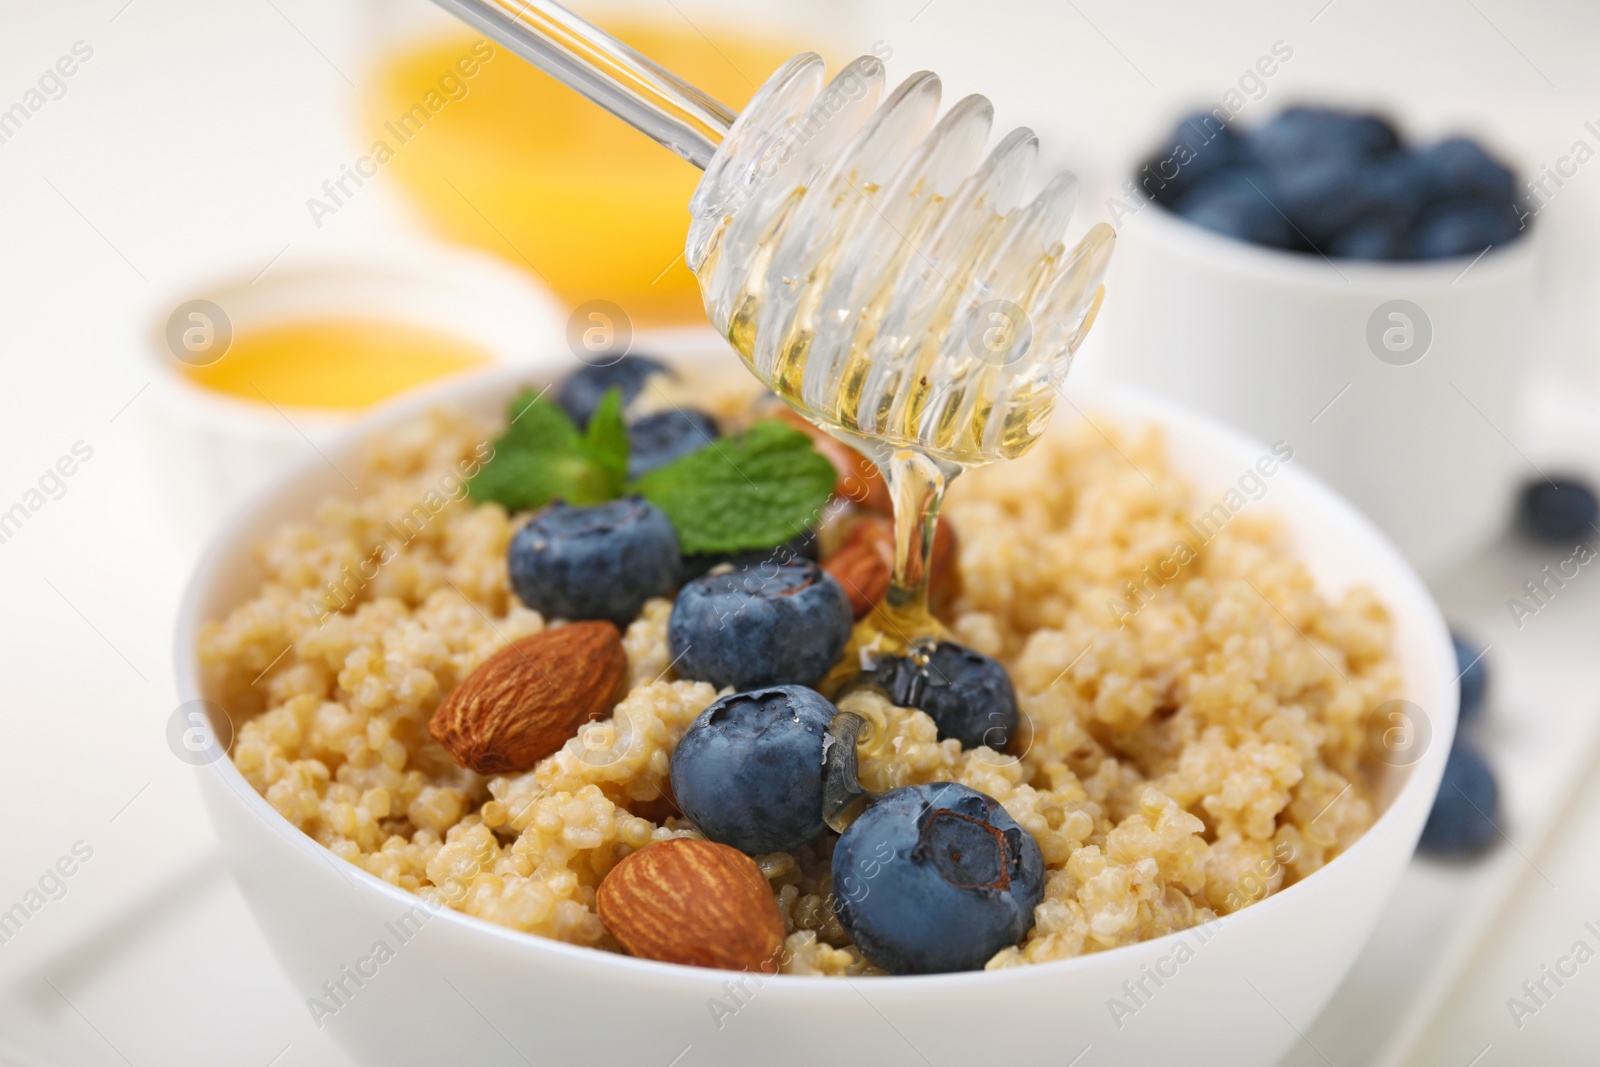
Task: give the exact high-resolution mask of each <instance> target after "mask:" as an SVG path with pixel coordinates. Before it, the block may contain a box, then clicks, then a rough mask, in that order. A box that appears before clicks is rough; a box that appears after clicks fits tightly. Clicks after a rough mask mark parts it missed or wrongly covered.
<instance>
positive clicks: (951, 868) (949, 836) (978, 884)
mask: <svg viewBox="0 0 1600 1067" xmlns="http://www.w3.org/2000/svg"><path fill="white" fill-rule="evenodd" d="M1044 879H1045V873H1044V857H1043V856H1042V855H1041V854H1040V852H1039V844H1038V842H1036V841H1035V840H1034V839H1033V835H1032V834H1030V833H1028V831H1026V830H1024V829H1023V828H1022V827H1021V826H1018V825H1017V823H1016V821H1015V820H1014V819H1012V818H1011V816H1010V815H1008V814H1006V810H1005V809H1004V808H1002V807H1001V806H1000V804H999V802H998V801H996V800H995V799H994V798H992V797H989V796H985V795H984V794H983V793H980V792H978V791H977V790H975V789H969V788H967V787H966V786H964V785H957V784H955V783H953V782H933V783H930V784H928V785H912V786H906V787H904V788H901V789H896V790H894V791H892V792H890V793H886V794H884V795H883V796H882V797H880V798H879V799H878V800H877V801H876V802H874V803H873V804H872V806H871V807H869V808H867V810H866V811H864V812H862V813H861V816H860V817H859V818H858V819H856V821H855V822H853V823H851V824H850V828H849V829H847V830H846V831H845V832H844V834H843V836H841V837H840V838H839V841H838V844H837V845H836V846H835V847H834V850H833V892H834V901H835V903H834V912H835V914H836V915H837V916H838V918H839V924H840V925H841V926H843V927H844V929H845V932H846V933H848V934H849V935H850V939H851V940H852V941H853V942H855V945H856V947H857V948H858V949H860V950H861V952H862V954H863V955H865V956H866V957H867V959H869V960H871V961H872V962H873V963H875V964H877V965H878V966H879V967H882V968H883V969H884V970H886V971H888V972H889V973H890V974H937V973H941V972H946V971H973V970H977V969H979V968H981V967H982V966H983V965H984V964H985V963H987V962H988V960H989V958H990V957H992V956H993V955H994V954H995V953H996V952H999V951H1000V950H1001V949H1003V948H1006V947H1007V946H1010V945H1015V944H1016V943H1017V942H1018V941H1020V940H1021V939H1022V936H1023V935H1024V934H1026V933H1027V932H1028V930H1029V929H1030V928H1031V927H1032V926H1033V909H1034V908H1035V907H1036V906H1037V905H1038V904H1039V901H1040V900H1042V899H1043V897H1044Z"/></svg>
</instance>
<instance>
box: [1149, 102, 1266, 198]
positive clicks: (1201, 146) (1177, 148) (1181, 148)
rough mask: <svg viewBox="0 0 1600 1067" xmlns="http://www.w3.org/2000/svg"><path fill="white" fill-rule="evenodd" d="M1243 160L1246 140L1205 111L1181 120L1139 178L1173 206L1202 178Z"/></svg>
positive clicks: (1150, 190)
mask: <svg viewBox="0 0 1600 1067" xmlns="http://www.w3.org/2000/svg"><path fill="white" fill-rule="evenodd" d="M1243 161H1244V141H1243V139H1242V138H1241V137H1240V136H1239V135H1238V134H1236V133H1234V132H1233V129H1232V127H1229V126H1227V125H1225V124H1224V123H1222V122H1221V121H1220V120H1219V119H1217V117H1216V116H1215V115H1212V114H1210V113H1209V112H1204V111H1202V112H1199V113H1198V114H1194V115H1190V116H1189V117H1188V118H1186V119H1184V120H1183V121H1182V122H1180V123H1178V125H1177V126H1176V127H1175V128H1174V129H1173V131H1172V137H1171V139H1170V141H1169V142H1168V143H1167V144H1166V145H1163V146H1162V148H1161V149H1160V150H1159V151H1158V152H1156V153H1155V155H1153V156H1152V157H1151V158H1150V159H1149V161H1148V162H1147V163H1146V164H1145V166H1144V168H1143V169H1142V170H1141V171H1140V173H1139V178H1138V180H1139V182H1140V184H1142V185H1143V186H1144V188H1145V191H1146V192H1148V193H1149V194H1150V195H1151V196H1153V197H1155V199H1156V200H1157V201H1158V202H1159V203H1162V204H1166V205H1167V206H1169V207H1170V206H1171V205H1173V204H1176V203H1177V202H1178V201H1179V200H1180V199H1182V197H1183V195H1184V194H1185V193H1187V192H1188V191H1189V190H1190V189H1192V188H1194V186H1195V185H1196V184H1197V183H1198V182H1199V181H1200V180H1201V179H1203V178H1205V177H1207V176H1209V175H1212V174H1217V173H1219V172H1221V171H1223V170H1227V169H1229V168H1231V167H1236V166H1239V165H1240V164H1242V163H1243Z"/></svg>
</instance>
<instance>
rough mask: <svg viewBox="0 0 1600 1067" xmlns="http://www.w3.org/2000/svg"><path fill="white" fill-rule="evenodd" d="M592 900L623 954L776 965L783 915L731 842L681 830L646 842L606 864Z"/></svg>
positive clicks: (769, 970)
mask: <svg viewBox="0 0 1600 1067" xmlns="http://www.w3.org/2000/svg"><path fill="white" fill-rule="evenodd" d="M595 907H596V910H597V911H599V913H600V921H601V922H602V923H604V924H605V927H606V929H607V930H610V931H611V936H613V937H615V938H616V939H617V940H618V941H620V942H621V943H622V947H623V948H625V949H627V950H628V952H629V954H630V955H634V956H638V957H640V958H642V959H648V960H662V961H664V962H666V963H684V964H688V965H689V966H691V967H722V968H725V969H727V970H732V971H762V972H764V973H766V974H775V973H776V972H777V970H778V957H779V954H780V953H781V952H782V951H783V934H784V925H783V916H782V915H781V914H779V912H778V902H777V900H776V898H774V897H773V895H772V888H771V887H770V886H769V885H768V883H767V879H766V877H765V876H764V875H763V874H762V873H761V868H759V867H757V866H756V864H755V861H754V860H752V859H751V858H750V857H749V856H746V855H745V854H744V853H743V852H740V851H739V850H738V849H736V848H730V847H729V846H727V845H719V844H717V843H716V842H715V841H701V840H698V839H693V838H686V837H675V838H672V839H670V840H667V841H660V842H657V843H656V844H653V845H648V846H646V847H645V848H642V849H640V850H639V851H638V852H635V853H633V854H632V855H630V856H627V857H626V858H624V859H623V860H622V862H621V863H618V864H617V865H616V866H615V867H613V868H611V870H610V872H609V873H608V874H607V875H606V876H605V878H604V879H602V880H601V882H600V889H599V891H598V892H597V893H596V896H595Z"/></svg>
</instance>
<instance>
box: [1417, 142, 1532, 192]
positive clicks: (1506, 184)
mask: <svg viewBox="0 0 1600 1067" xmlns="http://www.w3.org/2000/svg"><path fill="white" fill-rule="evenodd" d="M1419 159H1420V161H1421V163H1422V165H1423V166H1424V168H1425V169H1426V171H1427V174H1428V178H1429V181H1430V184H1431V186H1432V190H1433V195H1434V196H1436V197H1438V198H1440V199H1445V198H1450V197H1459V198H1463V199H1477V200H1486V201H1489V202H1491V203H1500V204H1509V203H1510V202H1511V201H1512V200H1513V199H1514V198H1515V196H1516V178H1515V177H1514V176H1513V175H1512V173H1511V171H1510V170H1508V169H1506V168H1505V167H1503V166H1501V165H1500V164H1499V163H1497V162H1495V160H1494V159H1493V157H1491V156H1490V155H1489V153H1487V152H1485V151H1484V150H1483V148H1482V147H1480V146H1479V145H1478V143H1477V142H1476V141H1469V140H1467V139H1466V138H1465V137H1452V138H1450V139H1449V140H1445V141H1440V142H1439V143H1438V144H1436V145H1433V146H1432V147H1430V148H1426V149H1424V150H1423V151H1422V152H1421V154H1420V156H1419Z"/></svg>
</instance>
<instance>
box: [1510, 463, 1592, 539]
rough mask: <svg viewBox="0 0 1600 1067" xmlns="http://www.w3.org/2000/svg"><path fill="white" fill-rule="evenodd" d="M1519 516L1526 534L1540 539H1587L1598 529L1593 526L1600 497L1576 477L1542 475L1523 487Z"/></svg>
mask: <svg viewBox="0 0 1600 1067" xmlns="http://www.w3.org/2000/svg"><path fill="white" fill-rule="evenodd" d="M1520 519H1521V525H1522V528H1523V529H1524V530H1525V531H1526V532H1527V533H1528V535H1529V536H1531V537H1533V538H1534V539H1536V540H1539V541H1547V542H1551V543H1562V542H1570V541H1574V540H1580V541H1581V540H1587V539H1589V538H1590V537H1591V536H1593V535H1595V534H1596V533H1597V532H1600V531H1596V529H1595V526H1596V523H1597V522H1600V501H1596V499H1595V492H1594V490H1593V489H1592V488H1591V487H1590V486H1589V485H1588V484H1587V483H1585V482H1581V481H1578V480H1577V479H1575V478H1552V479H1550V480H1548V481H1546V480H1543V479H1541V480H1540V481H1537V482H1529V483H1528V485H1527V487H1526V488H1524V489H1523V490H1522V501H1521V508H1520ZM1568 547H1570V545H1569V546H1568Z"/></svg>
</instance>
